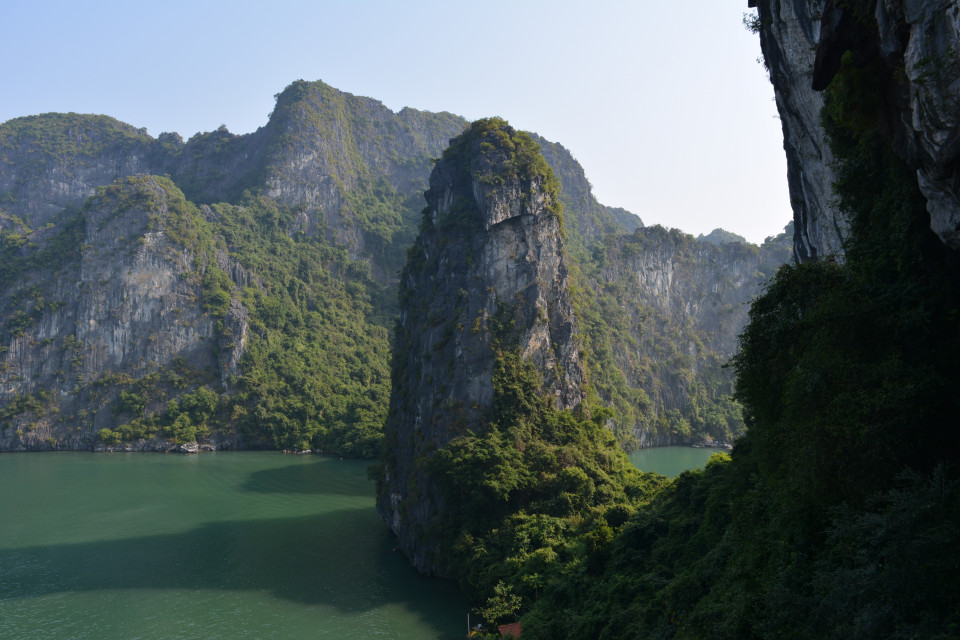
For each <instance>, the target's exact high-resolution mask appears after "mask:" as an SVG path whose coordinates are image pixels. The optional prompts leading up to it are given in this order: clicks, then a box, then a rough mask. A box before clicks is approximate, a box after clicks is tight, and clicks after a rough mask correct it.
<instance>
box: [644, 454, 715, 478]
mask: <svg viewBox="0 0 960 640" xmlns="http://www.w3.org/2000/svg"><path fill="white" fill-rule="evenodd" d="M718 451H721V449H696V448H694V447H652V448H650V449H640V450H639V451H634V452H633V453H631V454H630V462H632V463H633V464H634V466H635V467H637V468H638V469H640V470H641V471H656V472H657V473H662V474H663V475H665V476H669V477H671V478H673V477H676V476H678V475H680V474H681V473H683V472H684V471H686V470H687V469H695V468H697V467H703V466H704V465H706V464H707V460H709V459H710V456H712V455H713V454H715V453H717V452H718Z"/></svg>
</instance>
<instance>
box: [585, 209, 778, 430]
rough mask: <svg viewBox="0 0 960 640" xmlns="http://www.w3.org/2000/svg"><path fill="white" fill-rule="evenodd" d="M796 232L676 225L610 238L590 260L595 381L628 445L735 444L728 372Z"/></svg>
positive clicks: (739, 426) (589, 324)
mask: <svg viewBox="0 0 960 640" xmlns="http://www.w3.org/2000/svg"><path fill="white" fill-rule="evenodd" d="M790 246H791V242H790V237H789V234H788V232H785V233H783V234H781V235H780V236H777V237H774V238H768V239H767V241H766V242H765V243H764V244H763V245H762V246H761V247H757V246H755V245H751V244H747V243H745V242H727V243H723V244H720V245H717V244H713V243H711V242H707V241H703V240H696V239H694V238H693V237H692V236H690V235H687V234H684V233H682V232H680V231H678V230H676V229H672V230H669V231H668V230H667V229H664V228H663V227H659V226H654V227H644V228H640V229H637V230H636V231H635V232H634V233H632V234H623V235H617V236H609V237H607V238H606V240H605V241H604V242H603V243H601V244H600V245H598V246H597V247H596V248H595V250H594V252H593V256H594V260H593V261H592V262H589V263H587V265H586V267H585V269H584V273H585V275H586V276H587V282H588V285H587V287H586V288H587V289H588V291H589V294H588V295H589V296H590V298H591V299H590V302H589V303H587V304H584V305H582V308H583V311H582V313H583V315H584V321H585V333H586V335H587V336H588V338H589V340H588V352H589V354H590V358H589V371H590V381H591V384H592V386H593V388H594V389H595V390H596V391H597V392H598V393H599V395H600V397H601V398H603V400H604V401H606V402H607V403H609V404H611V405H612V406H614V407H615V408H616V409H617V416H616V418H615V420H614V428H615V430H616V431H617V436H618V438H619V439H620V440H621V441H622V442H623V443H624V444H625V445H627V446H628V447H631V448H632V447H637V446H639V447H647V446H661V445H669V444H694V443H701V442H704V441H708V442H709V441H713V442H723V443H731V442H732V441H733V440H734V439H735V438H736V437H737V436H738V435H740V434H741V433H742V431H743V421H742V419H741V417H740V411H739V408H738V407H737V406H736V405H735V404H733V403H732V402H731V400H730V396H731V395H732V393H733V377H732V375H731V372H730V371H729V370H727V369H725V368H724V367H725V365H726V363H727V361H728V360H729V359H730V358H731V357H732V356H733V355H734V354H735V353H736V351H737V336H738V335H739V334H740V331H741V330H742V329H743V327H744V325H745V324H746V322H747V314H748V311H749V309H750V302H751V301H752V300H753V298H754V297H756V296H757V295H759V294H760V292H761V291H762V289H763V286H764V284H765V283H766V281H767V280H768V279H769V278H771V277H772V276H773V274H774V273H775V272H776V270H777V269H778V268H779V267H780V266H781V265H782V264H784V263H786V262H788V261H789V259H790Z"/></svg>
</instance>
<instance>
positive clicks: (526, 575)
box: [426, 350, 667, 623]
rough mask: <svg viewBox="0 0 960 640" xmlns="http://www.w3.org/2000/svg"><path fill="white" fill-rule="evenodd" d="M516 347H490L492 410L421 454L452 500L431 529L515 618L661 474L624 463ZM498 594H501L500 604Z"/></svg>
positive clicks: (598, 417)
mask: <svg viewBox="0 0 960 640" xmlns="http://www.w3.org/2000/svg"><path fill="white" fill-rule="evenodd" d="M542 384H543V383H542V378H541V376H540V374H539V373H538V372H537V371H536V370H535V369H534V368H533V366H532V365H531V364H530V363H528V362H525V361H524V360H523V359H522V358H521V357H520V355H519V354H518V353H516V352H515V351H512V350H504V351H502V352H500V353H499V355H498V360H497V364H496V369H495V371H494V394H495V395H494V402H493V415H492V418H491V420H490V422H489V423H488V424H485V425H484V426H483V429H482V430H479V431H477V432H472V431H471V432H468V433H467V434H465V435H463V436H460V437H457V438H455V439H453V440H452V441H451V442H450V443H448V444H447V445H446V446H445V447H443V448H442V449H440V450H438V451H437V452H436V455H433V456H431V457H429V458H427V461H426V465H427V467H426V468H427V470H428V471H429V472H430V473H431V474H432V476H433V478H434V479H435V480H436V481H437V482H438V484H439V486H441V488H442V491H443V495H444V498H445V501H446V504H447V505H449V508H448V509H446V510H444V512H443V513H442V514H441V519H440V520H439V521H438V523H437V524H436V529H435V530H434V531H431V532H430V535H431V536H433V537H435V539H436V540H437V541H438V542H439V544H440V546H441V548H443V549H447V550H449V553H451V556H452V557H451V572H452V574H453V575H455V576H456V577H457V579H458V580H459V582H460V584H461V586H462V587H463V588H464V589H465V590H466V591H467V593H469V594H471V595H472V596H473V597H474V598H476V599H478V601H483V599H484V598H485V597H486V596H489V597H490V600H489V601H488V602H487V605H486V607H483V608H482V611H481V613H482V614H483V615H484V616H486V617H487V619H488V621H489V622H491V623H494V622H505V621H512V619H513V618H514V614H515V613H517V612H518V611H521V610H523V609H525V608H526V606H528V604H529V603H531V602H533V601H535V600H536V599H537V597H539V596H540V595H541V594H542V593H543V591H544V589H545V588H547V585H550V584H555V583H556V582H557V581H558V580H561V579H562V578H561V576H571V575H579V574H581V573H584V572H591V571H594V570H596V568H597V567H598V566H600V565H601V564H602V558H603V557H604V556H605V554H606V553H607V548H606V547H607V545H608V543H609V542H610V541H611V540H612V539H613V538H614V536H615V533H616V531H618V530H619V529H620V528H621V527H622V525H623V524H624V523H625V522H626V521H627V520H628V518H629V516H630V515H631V514H632V513H633V512H634V511H635V510H636V509H637V508H638V507H640V506H641V505H643V504H645V503H646V501H648V500H649V499H650V497H651V496H652V495H653V494H654V493H655V492H656V491H657V490H658V489H659V488H661V487H662V486H663V485H664V484H666V482H667V480H666V478H663V477H662V476H658V475H656V474H643V473H641V472H640V471H638V470H637V469H636V468H634V467H633V465H631V463H630V461H629V460H628V459H627V457H626V455H625V454H624V453H623V451H622V450H621V449H620V448H619V447H618V446H617V443H616V440H615V439H614V437H613V435H612V434H611V433H610V431H609V430H608V429H606V428H605V427H604V424H603V423H604V419H605V418H606V417H607V416H608V415H609V414H608V413H607V412H605V411H603V410H597V411H595V413H594V416H593V419H585V418H584V417H582V416H576V415H574V414H572V413H571V412H569V411H559V410H557V409H555V408H554V407H553V402H552V400H551V399H550V398H549V397H548V396H546V397H545V395H544V393H543V389H542ZM504 604H509V605H510V606H508V607H505V606H503V605H504Z"/></svg>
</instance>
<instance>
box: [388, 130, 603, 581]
mask: <svg viewBox="0 0 960 640" xmlns="http://www.w3.org/2000/svg"><path fill="white" fill-rule="evenodd" d="M426 199H427V209H426V210H425V212H424V217H423V221H422V224H421V231H420V235H419V237H418V238H417V240H416V242H415V244H414V246H413V248H412V249H411V250H410V254H409V259H408V262H407V266H406V268H405V270H404V273H403V277H402V281H401V290H400V298H401V310H400V317H399V320H398V323H397V336H396V344H395V347H394V348H395V352H394V353H395V355H394V372H393V391H392V395H391V408H390V415H389V418H388V420H387V425H386V441H387V443H388V446H387V453H386V457H385V477H384V479H383V482H382V486H381V488H380V492H379V496H378V509H379V511H380V513H381V514H382V516H383V517H384V519H385V520H386V521H387V523H388V524H389V525H390V527H391V529H392V530H393V531H394V533H395V534H396V535H397V537H398V540H399V545H400V547H401V548H402V549H403V551H404V552H405V553H406V554H407V555H408V556H409V557H410V559H411V560H412V562H413V563H414V565H415V566H416V567H417V568H418V569H419V570H420V571H422V572H425V573H431V574H441V575H442V574H444V573H445V570H446V568H445V564H444V562H445V561H444V558H442V557H441V556H439V555H438V548H437V546H436V541H435V539H434V538H432V537H431V536H430V535H429V533H428V532H429V530H430V528H431V526H432V524H433V523H434V521H435V519H436V517H437V514H438V513H440V512H442V510H443V505H442V503H441V501H440V497H439V494H438V492H437V490H436V488H435V487H433V485H432V482H431V478H430V475H429V473H428V472H427V471H426V470H425V465H426V464H427V462H428V460H429V458H430V455H431V453H432V452H434V451H436V450H437V449H438V448H442V447H443V446H444V445H445V444H446V443H448V442H449V441H450V440H451V439H452V438H453V437H455V436H456V435H461V434H464V433H466V432H468V431H474V432H482V431H483V430H484V429H485V421H486V420H488V419H489V416H490V413H491V406H492V402H493V373H494V366H495V364H496V361H497V358H498V357H500V355H501V354H502V353H503V352H504V351H516V352H518V353H519V354H520V355H521V356H522V357H523V358H524V359H525V360H527V361H529V362H532V363H533V364H534V365H535V367H536V369H537V370H538V371H539V372H541V374H542V375H543V378H544V387H543V388H544V390H545V392H546V393H548V394H550V395H552V396H553V397H554V399H555V404H556V406H557V407H558V408H565V409H571V408H575V407H577V406H578V405H579V404H580V403H581V401H582V399H583V384H584V370H583V362H582V358H581V351H580V345H579V342H578V339H577V332H578V329H577V320H576V317H575V315H574V311H573V305H572V301H571V297H570V293H569V282H568V275H567V266H566V258H565V255H564V249H563V240H562V231H561V229H562V220H561V217H560V213H559V206H558V204H559V203H558V192H557V186H556V183H555V181H554V178H553V176H552V173H551V172H550V170H549V168H548V167H547V165H546V163H545V162H544V161H543V159H542V157H541V155H540V153H539V150H538V148H537V145H536V144H535V143H534V142H533V140H531V139H530V138H529V137H528V136H527V135H526V134H523V133H518V132H516V131H514V130H513V129H512V128H511V127H509V125H507V124H506V123H505V122H503V121H502V120H499V119H491V120H482V121H478V122H476V123H474V124H473V125H472V127H471V128H470V129H469V130H468V131H467V132H466V133H464V134H463V135H461V136H460V137H459V138H457V139H455V140H454V141H452V143H451V146H450V148H449V149H447V151H445V152H444V155H443V157H442V159H441V160H440V161H439V162H438V163H437V165H436V167H435V168H434V170H433V173H432V174H431V177H430V189H429V191H427V193H426Z"/></svg>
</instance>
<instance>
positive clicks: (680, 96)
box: [0, 0, 791, 242]
mask: <svg viewBox="0 0 960 640" xmlns="http://www.w3.org/2000/svg"><path fill="white" fill-rule="evenodd" d="M746 4H747V0H693V1H691V2H684V3H676V2H653V1H652V0H622V1H617V2H606V1H604V0H594V2H591V3H586V2H582V1H581V2H568V1H565V0H551V1H541V0H530V1H525V0H512V1H500V0H484V1H482V2H478V1H475V2H460V1H457V0H446V1H443V2H433V1H426V2H410V1H406V2H390V1H387V0H379V1H373V0H371V1H363V0H352V1H347V0H344V1H342V2H332V1H322V0H315V1H312V2H296V1H283V0H275V1H274V2H270V3H267V2H247V1H243V0H235V1H232V2H204V1H203V0H192V1H190V2H182V1H179V0H164V1H163V2H150V3H145V2H130V1H129V0H127V1H125V2H91V3H84V2H76V1H75V0H74V1H72V2H46V1H44V0H32V1H30V2H28V1H27V0H5V1H3V2H0V60H2V62H0V78H2V80H0V83H2V84H0V87H2V93H0V96H2V97H0V122H2V121H6V120H9V119H10V118H14V117H18V116H24V115H32V114H37V113H44V112H49V111H75V112H80V113H103V114H107V115H110V116H113V117H115V118H118V119H120V120H123V121H124V122H128V123H130V124H132V125H135V126H137V127H146V128H147V130H148V132H149V133H150V134H151V135H154V136H156V135H157V134H159V133H161V132H164V131H176V132H178V133H180V134H181V135H182V136H183V137H184V138H188V137H190V136H191V135H193V134H194V133H197V132H200V131H210V130H213V129H216V128H217V127H218V126H220V125H221V124H225V125H226V126H227V128H229V129H230V131H233V132H235V133H248V132H251V131H254V130H256V129H257V128H258V127H260V126H262V125H264V124H265V123H266V121H267V116H268V114H269V113H270V111H271V110H272V109H273V102H274V98H273V96H274V94H277V93H279V92H280V91H281V90H283V88H284V87H286V86H287V85H288V84H290V83H291V82H293V81H294V80H297V79H301V78H302V79H304V80H323V81H324V82H326V83H327V84H330V85H332V86H334V87H336V88H338V89H341V90H343V91H348V92H350V93H354V94H357V95H363V96H370V97H372V98H376V99H378V100H380V101H382V102H383V103H384V104H386V105H387V106H388V107H390V108H391V109H393V110H395V111H396V110H399V109H401V108H403V107H404V106H410V107H415V108H418V109H425V110H430V111H451V112H453V113H457V114H459V115H462V116H464V117H466V118H468V119H471V120H473V119H476V118H480V117H484V116H491V115H499V116H502V117H504V118H506V119H507V120H509V121H510V123H511V124H513V125H514V126H515V127H517V128H521V129H525V130H530V131H536V132H537V133H539V134H540V135H542V136H544V137H545V138H547V139H549V140H553V141H556V142H559V143H561V144H563V145H564V146H565V147H566V148H567V149H569V150H570V151H571V152H572V153H573V155H574V156H575V157H576V158H577V160H579V161H580V163H581V164H582V165H583V167H584V170H585V171H586V174H587V177H588V178H589V179H590V181H591V183H592V184H593V186H594V191H595V193H596V195H597V197H598V199H599V200H600V201H601V202H603V203H604V204H608V205H612V206H621V207H625V208H627V209H630V210H631V211H633V212H634V213H637V214H638V215H640V216H641V217H642V218H643V220H644V222H646V223H647V224H662V225H664V226H669V227H678V228H680V229H683V230H684V231H687V232H689V233H694V234H698V233H707V232H709V231H710V230H712V229H713V228H715V227H718V226H722V227H724V228H726V229H729V230H731V231H734V232H736V233H739V234H741V235H744V236H746V237H747V238H748V239H749V240H751V241H754V242H760V241H762V240H763V238H764V237H765V236H768V235H773V234H775V233H778V232H779V231H780V230H781V229H782V228H783V226H784V225H785V224H786V223H787V221H788V220H789V219H790V217H791V213H790V208H789V198H788V195H787V185H786V162H785V160H784V156H783V149H782V137H781V131H780V122H779V120H778V119H776V108H775V105H774V103H773V101H772V99H773V90H772V88H771V87H770V84H769V82H768V81H767V78H766V73H765V71H764V69H763V67H762V65H760V64H759V63H757V61H756V60H757V58H758V56H759V55H760V46H759V42H758V40H757V38H756V36H754V35H753V34H751V33H749V32H748V31H747V30H746V29H744V27H743V25H742V24H741V17H742V15H743V13H744V11H746V10H747V9H746Z"/></svg>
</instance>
